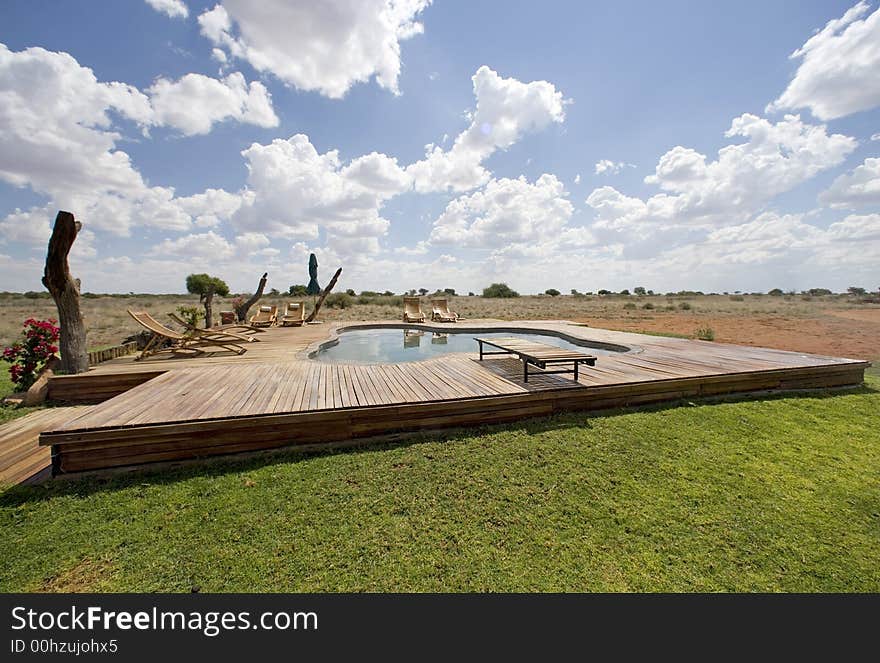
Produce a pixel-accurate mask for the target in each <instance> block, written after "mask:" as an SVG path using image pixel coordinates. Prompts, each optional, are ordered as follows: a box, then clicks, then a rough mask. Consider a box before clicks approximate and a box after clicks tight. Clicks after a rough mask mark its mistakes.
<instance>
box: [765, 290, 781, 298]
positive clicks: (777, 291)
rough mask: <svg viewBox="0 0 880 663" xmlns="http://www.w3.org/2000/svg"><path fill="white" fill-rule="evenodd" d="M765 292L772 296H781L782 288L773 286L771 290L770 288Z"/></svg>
mask: <svg viewBox="0 0 880 663" xmlns="http://www.w3.org/2000/svg"><path fill="white" fill-rule="evenodd" d="M767 294H768V295H772V296H773V297H781V296H782V289H781V288H773V290H770V291H769V292H767Z"/></svg>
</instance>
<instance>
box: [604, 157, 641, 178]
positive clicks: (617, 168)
mask: <svg viewBox="0 0 880 663" xmlns="http://www.w3.org/2000/svg"><path fill="white" fill-rule="evenodd" d="M624 168H635V164H631V163H625V162H623V161H611V160H610V159H600V160H599V161H597V162H596V166H595V171H596V175H603V174H605V173H608V174H609V175H617V174H619V173H620V172H621V171H622V170H623V169H624Z"/></svg>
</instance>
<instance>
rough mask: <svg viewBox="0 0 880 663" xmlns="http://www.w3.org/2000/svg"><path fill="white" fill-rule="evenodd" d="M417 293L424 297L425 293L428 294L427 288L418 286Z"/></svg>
mask: <svg viewBox="0 0 880 663" xmlns="http://www.w3.org/2000/svg"><path fill="white" fill-rule="evenodd" d="M419 294H420V295H421V296H422V297H424V296H425V295H427V294H428V289H427V288H419Z"/></svg>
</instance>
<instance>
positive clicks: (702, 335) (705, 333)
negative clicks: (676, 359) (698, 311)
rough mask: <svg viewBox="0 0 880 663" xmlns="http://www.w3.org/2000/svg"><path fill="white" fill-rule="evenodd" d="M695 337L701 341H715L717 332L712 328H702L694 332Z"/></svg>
mask: <svg viewBox="0 0 880 663" xmlns="http://www.w3.org/2000/svg"><path fill="white" fill-rule="evenodd" d="M694 336H696V337H697V338H698V339H700V340H701V341H714V340H715V332H714V330H713V329H712V328H711V327H700V328H699V329H698V330H696V331H695V332H694Z"/></svg>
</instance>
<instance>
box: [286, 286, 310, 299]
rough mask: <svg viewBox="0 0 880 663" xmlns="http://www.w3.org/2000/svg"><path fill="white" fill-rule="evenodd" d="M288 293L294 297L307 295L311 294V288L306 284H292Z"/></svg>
mask: <svg viewBox="0 0 880 663" xmlns="http://www.w3.org/2000/svg"><path fill="white" fill-rule="evenodd" d="M287 294H289V295H291V296H293V297H305V296H306V295H307V294H309V289H308V288H307V287H306V286H304V285H292V286H290V288H288V290H287Z"/></svg>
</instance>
